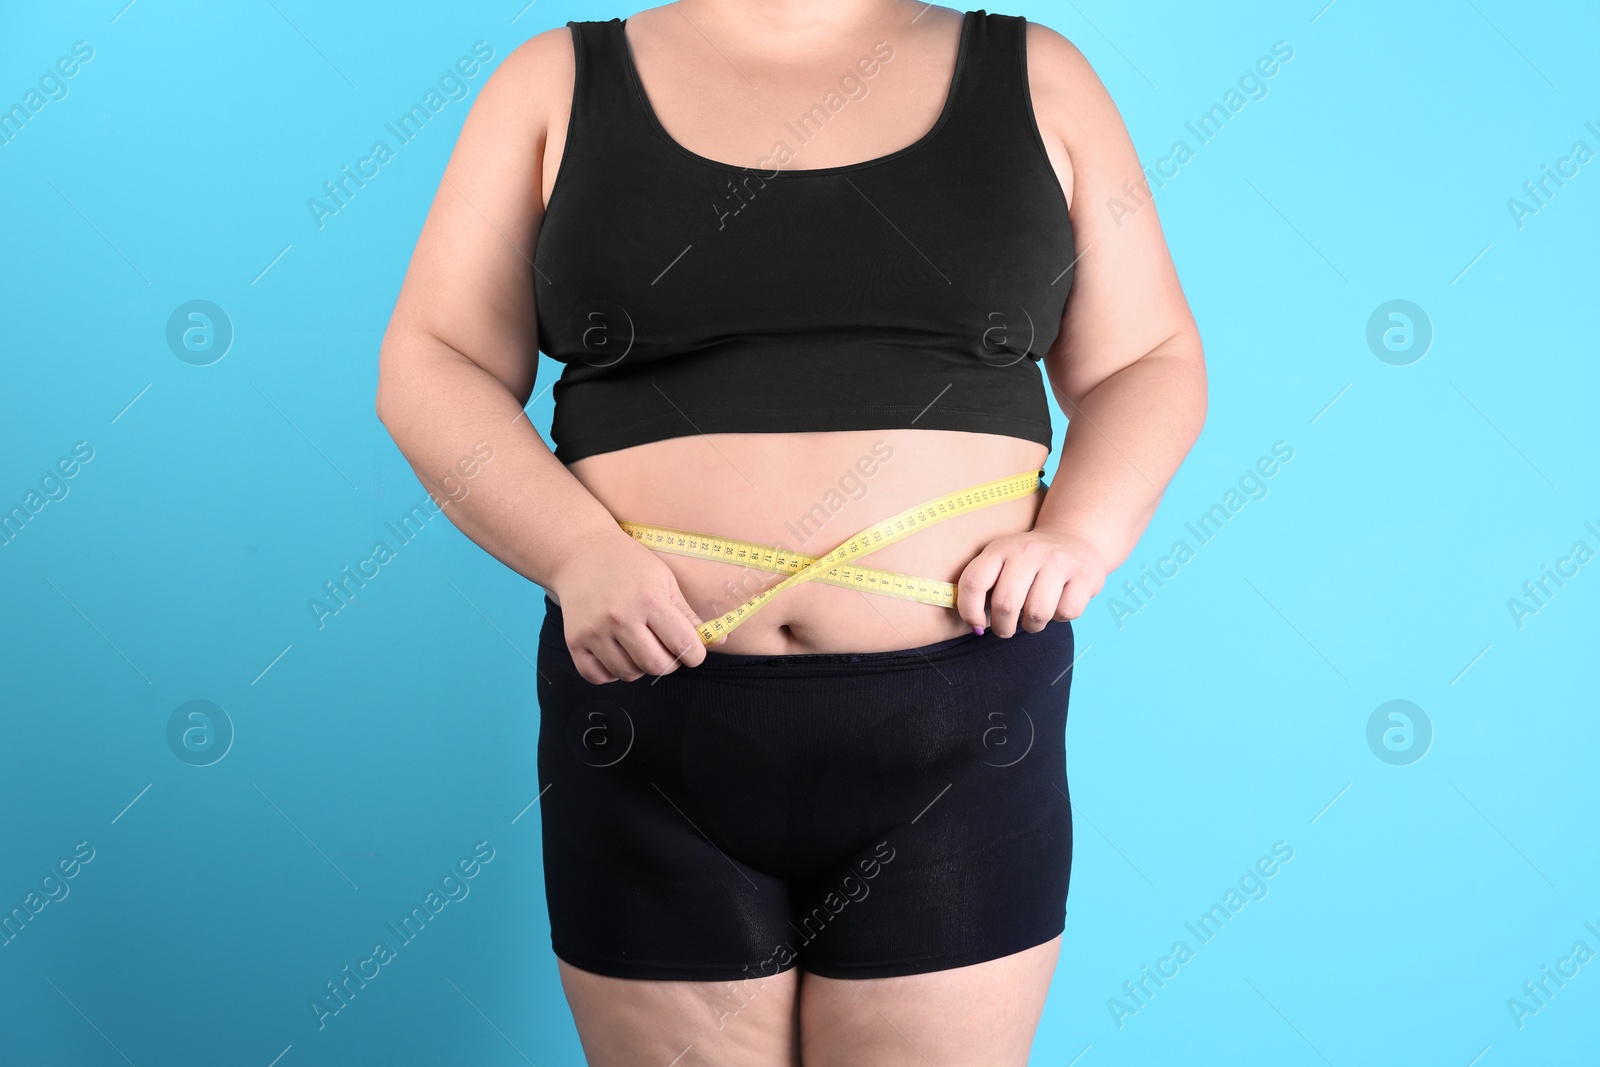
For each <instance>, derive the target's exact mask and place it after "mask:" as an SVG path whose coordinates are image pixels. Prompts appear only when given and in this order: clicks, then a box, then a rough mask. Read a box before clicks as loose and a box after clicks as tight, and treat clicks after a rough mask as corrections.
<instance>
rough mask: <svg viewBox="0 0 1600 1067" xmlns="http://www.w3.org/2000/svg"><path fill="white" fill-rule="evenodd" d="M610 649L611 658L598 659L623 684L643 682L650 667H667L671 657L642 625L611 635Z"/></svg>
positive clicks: (617, 631) (628, 626)
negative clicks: (640, 679) (641, 680)
mask: <svg viewBox="0 0 1600 1067" xmlns="http://www.w3.org/2000/svg"><path fill="white" fill-rule="evenodd" d="M611 649H613V654H611V657H606V656H605V654H603V653H602V654H600V659H602V661H603V662H605V664H606V667H610V669H611V673H614V675H616V677H618V678H621V680H622V681H635V680H638V678H643V677H645V675H646V673H651V672H650V667H666V665H667V661H670V659H672V653H669V651H667V649H666V648H664V646H662V645H661V641H658V640H656V635H654V633H651V632H650V630H648V629H646V627H645V624H643V622H635V624H632V625H627V627H624V629H618V630H614V632H613V633H611Z"/></svg>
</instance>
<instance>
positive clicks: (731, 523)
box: [542, 7, 1071, 655]
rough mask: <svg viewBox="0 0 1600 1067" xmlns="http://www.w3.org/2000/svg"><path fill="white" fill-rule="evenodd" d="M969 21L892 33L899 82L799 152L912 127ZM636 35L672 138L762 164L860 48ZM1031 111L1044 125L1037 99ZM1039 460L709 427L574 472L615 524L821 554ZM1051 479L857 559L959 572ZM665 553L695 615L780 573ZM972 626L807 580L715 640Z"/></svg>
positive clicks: (897, 134) (927, 573)
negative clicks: (786, 51) (715, 45)
mask: <svg viewBox="0 0 1600 1067" xmlns="http://www.w3.org/2000/svg"><path fill="white" fill-rule="evenodd" d="M908 10H913V13H915V11H914V9H912V8H910V7H908ZM907 22H909V19H908V20H907ZM960 24H961V16H960V13H959V12H956V11H953V10H951V9H948V8H937V7H935V8H928V9H927V12H926V15H925V16H924V17H922V18H919V19H918V20H917V21H916V22H915V23H910V24H906V25H903V26H899V27H898V28H896V29H894V30H893V31H892V32H893V34H894V38H893V39H894V47H895V48H896V50H897V54H898V56H900V57H902V58H900V59H899V60H898V61H897V62H896V63H895V64H893V65H892V66H893V74H894V75H895V76H896V77H897V79H898V80H890V78H889V77H886V76H882V75H880V77H879V79H878V84H877V85H875V86H874V89H873V92H874V94H876V97H877V100H878V101H879V102H880V103H881V106H880V107H877V108H857V109H855V110H854V111H852V109H850V108H846V109H844V111H843V112H842V113H841V114H840V116H839V117H838V118H837V119H836V120H834V122H832V123H830V125H829V126H828V128H827V130H826V136H819V137H817V138H816V140H815V143H811V144H807V145H806V146H805V147H804V149H803V150H802V152H801V153H800V155H799V158H797V159H795V160H794V162H793V166H795V167H799V168H822V167H831V166H838V165H843V164H849V163H853V162H856V161H859V160H863V159H871V158H875V157H877V156H881V155H884V154H886V153H889V152H892V151H894V150H896V149H898V148H900V147H902V146H904V145H907V144H910V143H912V142H913V141H915V140H917V138H918V137H919V136H920V135H921V134H923V133H924V132H925V131H926V130H927V129H928V128H929V127H931V126H932V125H933V123H934V121H935V119H936V118H937V116H938V114H939V112H940V109H941V107H942V106H943V104H944V98H945V94H946V90H947V88H948V85H949V83H950V80H951V70H952V67H953V64H954V57H955V54H956V44H957V37H958V34H959V32H960ZM863 32H864V33H865V34H866V35H867V36H866V37H865V38H864V39H866V40H871V39H874V38H875V37H877V36H881V35H882V34H881V32H878V31H877V30H876V29H874V30H870V31H869V30H864V31H863ZM858 36H860V35H858ZM627 40H628V42H629V45H630V48H631V50H632V53H633V57H634V64H635V67H636V68H637V69H638V71H639V75H640V78H641V80H642V82H643V84H644V88H645V90H646V91H647V93H648V96H649V99H650V101H651V104H652V105H653V109H654V111H655V112H656V114H657V115H658V116H659V117H660V118H661V121H662V123H663V125H664V126H665V127H666V128H667V131H668V132H669V133H670V134H671V135H672V136H673V138H674V139H675V140H677V141H678V142H679V143H680V144H683V145H685V146H686V147H688V148H690V149H691V150H693V151H695V152H697V153H699V154H701V155H704V156H707V157H709V158H712V159H719V160H725V161H729V162H734V163H751V164H752V165H753V163H754V161H756V160H759V159H761V158H763V157H765V156H766V155H767V154H768V148H769V146H770V144H771V140H772V136H771V133H772V128H773V127H776V126H778V125H780V124H781V123H782V121H783V119H782V116H784V115H787V114H792V113H798V112H801V111H803V110H804V109H805V107H807V106H809V104H810V103H811V100H812V98H813V97H814V96H815V94H816V86H817V85H818V84H819V82H821V83H825V82H826V80H827V77H826V76H825V75H826V74H827V73H828V72H831V71H832V70H833V69H834V68H835V67H838V66H842V65H847V64H848V63H849V62H851V61H853V60H854V59H855V56H856V53H857V52H859V51H861V50H862V46H861V42H860V41H858V40H856V39H851V40H849V41H841V42H840V43H839V50H838V53H837V60H836V61H832V62H830V60H829V59H827V58H821V57H813V58H807V59H805V60H803V61H802V60H794V61H793V62H794V66H793V67H792V68H788V67H785V68H783V69H779V68H777V67H775V66H773V62H774V61H772V60H770V59H768V60H766V61H762V60H760V59H758V58H756V57H754V56H752V57H749V58H746V57H744V56H742V55H740V54H738V53H737V52H736V53H735V54H734V55H732V56H723V57H722V59H721V60H719V59H718V58H717V57H718V52H725V51H728V50H730V49H732V48H733V47H734V46H733V44H732V42H731V41H730V40H729V39H728V37H727V36H726V35H725V34H723V33H722V32H721V31H719V34H718V40H719V43H720V44H721V45H722V47H721V48H719V49H718V50H717V51H713V50H712V48H711V46H710V45H709V44H708V42H707V41H706V40H705V39H704V38H703V37H701V36H700V34H699V31H698V30H696V29H695V28H694V27H691V26H688V25H686V24H685V22H684V19H683V18H682V17H681V16H680V15H679V14H678V13H676V12H672V11H669V10H667V9H666V8H656V9H651V10H647V11H643V12H639V13H638V14H636V15H633V16H630V17H629V18H628V21H627ZM752 47H755V46H752ZM767 49H768V50H767V51H766V52H765V53H764V54H765V55H767V56H771V55H772V54H774V53H775V52H777V51H779V49H778V48H777V46H776V45H773V44H769V45H768V46H767ZM723 60H725V61H723ZM740 68H743V69H744V70H745V71H750V70H753V69H759V70H760V78H759V79H753V80H757V81H759V84H760V86H761V89H760V91H759V92H753V91H752V90H751V87H750V82H749V81H747V80H745V78H746V75H745V73H741V69H740ZM819 72H820V73H819ZM569 106H570V100H568V101H552V102H551V108H552V111H551V117H550V125H549V133H548V136H547V139H546V152H545V165H544V172H543V175H542V177H543V197H544V200H545V202H546V203H547V204H548V200H549V196H550V192H551V189H552V187H553V185H554V180H555V177H556V175H557V173H558V170H559V166H560V156H561V151H562V143H563V139H564V135H565V129H566V122H567V114H568V107H569ZM1038 120H1039V123H1040V126H1041V127H1047V125H1048V118H1047V116H1046V115H1045V114H1043V113H1042V111H1041V112H1039V113H1038ZM1058 151H1059V149H1058V147H1057V146H1055V145H1053V144H1052V145H1051V156H1052V164H1053V165H1054V167H1055V169H1056V172H1057V175H1058V177H1059V178H1060V179H1061V182H1062V185H1063V188H1064V189H1066V190H1067V191H1068V194H1069V195H1070V190H1071V186H1070V184H1068V183H1069V182H1070V180H1071V174H1070V169H1069V168H1068V166H1067V165H1066V161H1065V158H1064V155H1063V156H1062V157H1061V158H1057V152H1058ZM1046 456H1047V451H1046V449H1045V448H1044V446H1042V445H1040V444H1038V443H1037V442H1034V441H1028V440H1024V439H1021V438H1017V437H1009V436H1002V435H1000V434H992V433H975V432H965V431H956V430H940V429H874V430H846V431H830V432H813V433H712V434H695V435H691V436H684V437H674V438H669V439H666V440H660V441H652V442H648V443H645V444H640V445H634V446H632V447H628V448H622V449H618V450H614V451H610V452H604V453H601V454H598V455H591V456H586V457H584V458H582V459H578V460H576V461H574V462H572V463H571V464H569V469H570V470H571V472H572V473H573V475H574V476H575V477H577V478H578V480H579V481H580V482H582V483H583V485H584V486H585V487H586V488H587V489H588V490H589V492H590V493H592V494H593V495H594V496H595V498H596V499H598V500H599V501H600V502H601V503H602V504H603V505H604V506H605V507H606V509H607V510H608V511H609V512H610V513H611V514H612V515H613V516H614V517H615V518H617V519H618V520H627V521H634V522H640V523H649V524H652V525H658V526H667V527H673V528H677V529H684V530H691V531H695V532H700V533H706V534H711V535H715V536H722V537H729V538H736V539H739V540H744V541H752V542H757V543H761V544H768V545H781V546H784V547H786V548H789V549H792V550H795V551H798V552H802V553H805V554H807V555H812V556H819V555H822V554H824V553H826V552H827V551H829V550H830V549H832V548H834V547H836V546H837V545H838V544H840V543H841V542H842V541H844V540H845V539H846V538H847V537H849V536H850V535H851V534H853V533H855V532H856V531H858V530H860V529H862V528H863V527H866V526H869V525H871V524H873V523H875V522H877V521H879V520H881V519H885V518H888V517H889V516H891V515H894V514H896V513H898V512H900V511H903V510H905V509H906V508H909V507H912V506H914V505H916V504H920V503H922V502H924V501H926V500H929V499H932V498H935V497H939V496H942V495H944V494H946V493H949V492H952V491H955V490H958V489H962V488H965V487H967V486H970V485H975V484H977V483H980V482H986V481H991V480H994V479H997V478H1002V477H1005V476H1007V475H1012V474H1018V473H1022V472H1026V471H1029V470H1036V469H1039V468H1040V467H1042V466H1043V464H1044V461H1045V459H1046ZM1044 489H1045V487H1044V486H1043V484H1041V486H1040V489H1039V490H1038V492H1036V493H1034V494H1033V495H1032V496H1029V497H1025V498H1022V499H1018V500H1011V501H1006V502H1002V503H998V504H992V505H989V506H987V507H982V508H979V509H977V510H975V511H971V512H967V513H965V514H962V515H958V516H956V517H954V518H951V519H947V520H945V521H943V522H940V523H938V524H935V525H933V526H930V527H928V528H926V529H924V530H921V531H919V532H918V533H916V534H914V535H912V536H910V537H908V538H906V539H904V540H902V541H899V542H897V543H895V544H892V545H889V546H888V547H886V548H884V549H880V550H879V551H877V552H874V553H872V554H871V555H869V556H866V557H862V558H861V560H860V563H862V564H863V565H865V566H869V567H877V568H882V569H886V570H892V571H899V572H902V573H906V574H912V575H917V576H919V577H924V578H931V579H936V580H940V581H947V582H951V583H954V582H956V581H957V580H958V579H959V578H960V575H961V572H962V570H963V569H964V568H965V567H966V565H967V563H968V562H969V561H970V560H971V559H972V558H973V557H974V556H975V555H977V554H978V553H979V552H980V551H981V550H982V549H983V547H984V546H985V545H986V544H987V543H988V542H989V541H991V540H993V539H994V538H995V537H998V536H1001V535H1004V534H1009V533H1016V532H1021V531H1025V530H1028V529H1030V528H1031V527H1032V525H1033V522H1034V517H1035V515H1036V514H1037V511H1038V508H1039V506H1040V504H1041V503H1042V500H1043V494H1044ZM660 558H661V559H662V561H663V562H664V563H665V564H666V565H667V566H668V567H669V568H670V569H671V570H672V572H673V574H674V575H676V577H677V580H678V584H679V587H680V589H681V590H682V592H683V595H684V597H685V599H686V600H687V601H688V603H689V604H690V605H691V606H692V607H693V608H694V610H695V611H696V612H697V613H698V614H699V616H700V617H701V619H702V620H707V619H711V618H714V617H716V616H718V615H721V614H722V613H724V612H726V611H729V610H731V609H733V608H735V607H737V606H738V605H740V604H742V603H744V602H745V601H747V600H748V599H749V598H750V597H751V596H754V595H755V594H756V593H758V592H760V591H761V590H763V589H766V588H770V587H772V586H774V585H777V584H778V583H779V582H780V581H781V580H782V576H779V575H772V574H766V573H764V572H760V571H755V570H748V569H745V568H742V567H739V566H735V565H733V564H728V563H722V562H715V561H711V560H703V559H696V558H692V557H687V556H678V555H669V554H661V555H660ZM552 596H554V594H553V593H552ZM965 632H968V627H967V625H966V624H965V623H964V622H963V621H962V620H961V618H960V617H959V616H958V615H957V614H956V612H955V611H953V610H950V609H948V608H941V607H936V606H932V605H927V604H921V603H916V602H913V601H906V600H899V599H895V598H891V597H886V596H880V595H875V594H870V593H862V592H858V591H855V590H850V589H844V588H839V587H835V586H829V585H825V584H823V583H819V582H806V583H801V584H800V585H797V586H793V587H791V588H789V589H788V590H785V591H784V592H783V593H782V594H780V595H779V596H778V597H776V598H775V599H773V600H771V601H769V602H768V603H767V604H766V605H765V606H763V607H762V608H761V610H760V611H758V612H757V613H756V614H755V615H753V616H752V617H750V618H749V619H748V620H747V621H745V622H744V623H743V624H741V625H740V626H739V627H738V628H737V629H735V630H734V631H733V633H732V634H731V635H729V637H728V638H727V640H726V641H724V642H723V643H722V644H720V645H718V646H716V648H715V651H716V652H725V653H740V654H755V655H768V654H786V653H804V652H830V651H875V650H882V649H892V648H908V647H912V646H916V645H923V644H930V643H933V642H936V641H940V640H944V639H946V638H950V637H954V636H956V635H958V634H961V633H965Z"/></svg>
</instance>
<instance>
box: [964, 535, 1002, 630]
mask: <svg viewBox="0 0 1600 1067" xmlns="http://www.w3.org/2000/svg"><path fill="white" fill-rule="evenodd" d="M1004 564H1005V556H1004V554H1003V553H1000V552H997V551H995V552H992V551H990V550H989V549H987V548H985V549H984V550H983V551H982V552H979V553H978V554H977V555H976V556H974V557H972V559H971V560H970V561H969V562H968V563H967V566H966V569H965V570H963V571H962V572H961V579H960V581H959V582H957V583H956V614H958V615H960V616H961V618H962V620H963V621H964V622H965V623H966V624H967V625H968V626H971V627H974V628H976V629H983V628H984V627H985V626H987V625H988V624H989V617H988V615H987V614H986V613H985V610H984V603H983V602H984V598H985V597H987V596H988V595H989V590H990V588H992V587H993V586H994V582H995V579H996V578H998V577H999V576H1000V569H1001V567H1002V566H1003V565H1004Z"/></svg>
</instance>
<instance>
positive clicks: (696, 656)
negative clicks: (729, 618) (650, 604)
mask: <svg viewBox="0 0 1600 1067" xmlns="http://www.w3.org/2000/svg"><path fill="white" fill-rule="evenodd" d="M645 621H646V623H647V624H648V625H649V627H650V629H651V631H653V632H654V633H655V635H656V640H658V641H660V642H661V644H662V645H664V646H666V648H667V649H669V650H670V651H671V652H672V653H673V661H674V666H676V665H677V664H678V663H682V664H684V665H685V666H689V667H698V666H699V665H700V664H701V662H702V661H704V660H705V658H706V645H705V642H704V641H701V640H700V632H699V631H700V625H701V621H702V620H701V618H700V616H699V615H698V614H696V613H695V610H694V608H692V607H690V606H689V602H688V601H686V600H684V599H683V594H682V593H681V592H679V591H678V590H676V589H674V590H673V591H672V599H671V600H670V601H668V602H667V603H664V604H662V605H660V606H659V607H658V608H657V609H655V610H653V611H651V612H650V614H649V616H648V617H647V619H646V620H645Z"/></svg>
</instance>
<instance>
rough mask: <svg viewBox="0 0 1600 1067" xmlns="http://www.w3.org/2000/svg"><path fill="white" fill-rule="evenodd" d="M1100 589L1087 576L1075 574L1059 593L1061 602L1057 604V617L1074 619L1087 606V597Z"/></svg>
mask: <svg viewBox="0 0 1600 1067" xmlns="http://www.w3.org/2000/svg"><path fill="white" fill-rule="evenodd" d="M1099 591H1100V590H1099V588H1097V587H1096V585H1095V583H1094V582H1093V581H1091V580H1090V579H1089V578H1088V577H1087V576H1083V575H1080V576H1077V577H1074V578H1072V579H1070V580H1069V581H1068V582H1067V587H1066V589H1064V590H1063V591H1062V593H1061V602H1060V604H1058V605H1057V608H1056V610H1057V617H1058V618H1062V619H1076V618H1077V617H1078V616H1080V615H1082V614H1083V613H1084V611H1086V610H1087V609H1088V607H1089V598H1090V597H1092V596H1094V595H1095V594H1096V593H1098V592H1099Z"/></svg>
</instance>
